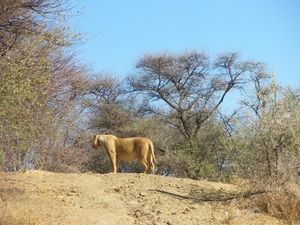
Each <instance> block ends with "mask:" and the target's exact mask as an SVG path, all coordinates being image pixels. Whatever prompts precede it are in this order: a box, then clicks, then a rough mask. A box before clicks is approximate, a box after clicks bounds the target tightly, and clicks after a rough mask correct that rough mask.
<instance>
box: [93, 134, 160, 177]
mask: <svg viewBox="0 0 300 225" xmlns="http://www.w3.org/2000/svg"><path fill="white" fill-rule="evenodd" d="M99 148H102V149H103V150H104V151H105V153H106V154H107V156H108V157H109V159H110V162H111V165H112V170H113V173H116V172H117V166H118V165H117V164H118V161H119V160H122V161H125V162H128V161H131V160H133V159H138V160H139V161H140V162H141V164H142V165H143V167H144V173H147V171H148V169H149V168H150V171H151V174H154V163H157V162H156V159H155V156H154V147H153V143H152V141H151V140H150V139H148V138H145V137H132V138H118V137H116V136H114V135H110V134H107V135H104V134H98V135H96V134H95V135H94V136H93V149H99Z"/></svg>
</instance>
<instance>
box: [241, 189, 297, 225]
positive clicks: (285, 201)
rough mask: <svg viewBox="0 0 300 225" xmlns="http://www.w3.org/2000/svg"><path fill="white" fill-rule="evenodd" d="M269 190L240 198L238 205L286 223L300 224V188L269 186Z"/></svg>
mask: <svg viewBox="0 0 300 225" xmlns="http://www.w3.org/2000/svg"><path fill="white" fill-rule="evenodd" d="M267 190H268V192H267V193H264V194H260V195H256V196H252V197H251V198H247V199H240V200H238V202H237V206H238V207H239V208H240V209H241V210H248V211H250V212H253V213H254V214H258V213H260V214H265V215H268V216H270V217H273V218H276V219H277V220H280V221H282V222H283V223H284V224H290V225H296V224H300V210H299V209H300V195H299V193H300V189H299V187H296V186H293V187H292V188H291V186H287V185H286V186H280V187H278V186H275V185H274V186H269V187H268V188H267Z"/></svg>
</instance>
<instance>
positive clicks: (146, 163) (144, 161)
mask: <svg viewBox="0 0 300 225" xmlns="http://www.w3.org/2000/svg"><path fill="white" fill-rule="evenodd" d="M139 161H140V163H141V164H142V166H143V167H144V172H143V173H147V171H148V167H149V166H148V162H147V160H146V159H145V158H140V159H139Z"/></svg>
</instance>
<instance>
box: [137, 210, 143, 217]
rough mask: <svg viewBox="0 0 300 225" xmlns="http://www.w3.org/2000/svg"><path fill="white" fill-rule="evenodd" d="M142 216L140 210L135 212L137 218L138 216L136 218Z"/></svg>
mask: <svg viewBox="0 0 300 225" xmlns="http://www.w3.org/2000/svg"><path fill="white" fill-rule="evenodd" d="M141 215H142V213H141V211H140V210H136V211H135V216H136V218H139V217H141Z"/></svg>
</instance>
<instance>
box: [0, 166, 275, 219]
mask: <svg viewBox="0 0 300 225" xmlns="http://www.w3.org/2000/svg"><path fill="white" fill-rule="evenodd" d="M0 176H1V177H0V209H1V210H0V217H1V218H2V219H1V220H0V224H1V223H3V224H86V225H87V224H88V225H90V224H97V225H98V224H99V225H100V224H103V225H104V224H105V225H110V224H116V225H119V224H143V225H145V224H168V225H176V224H201V225H206V224H280V223H279V221H277V220H276V219H274V218H271V217H269V216H266V215H262V214H260V213H254V212H252V211H249V210H240V209H238V208H237V207H236V206H235V204H234V201H241V200H240V199H239V200H233V201H209V199H211V200H217V199H218V198H222V197H224V196H225V197H226V196H232V195H237V194H239V193H241V190H239V188H238V187H237V186H235V185H231V184H223V183H212V182H206V181H194V180H190V179H181V178H173V177H163V176H157V175H144V174H130V173H122V174H121V173H118V174H92V173H84V174H83V173H72V174H59V173H50V172H43V171H29V172H25V173H1V174H0ZM203 198H206V199H208V201H203V200H201V199H203Z"/></svg>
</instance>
